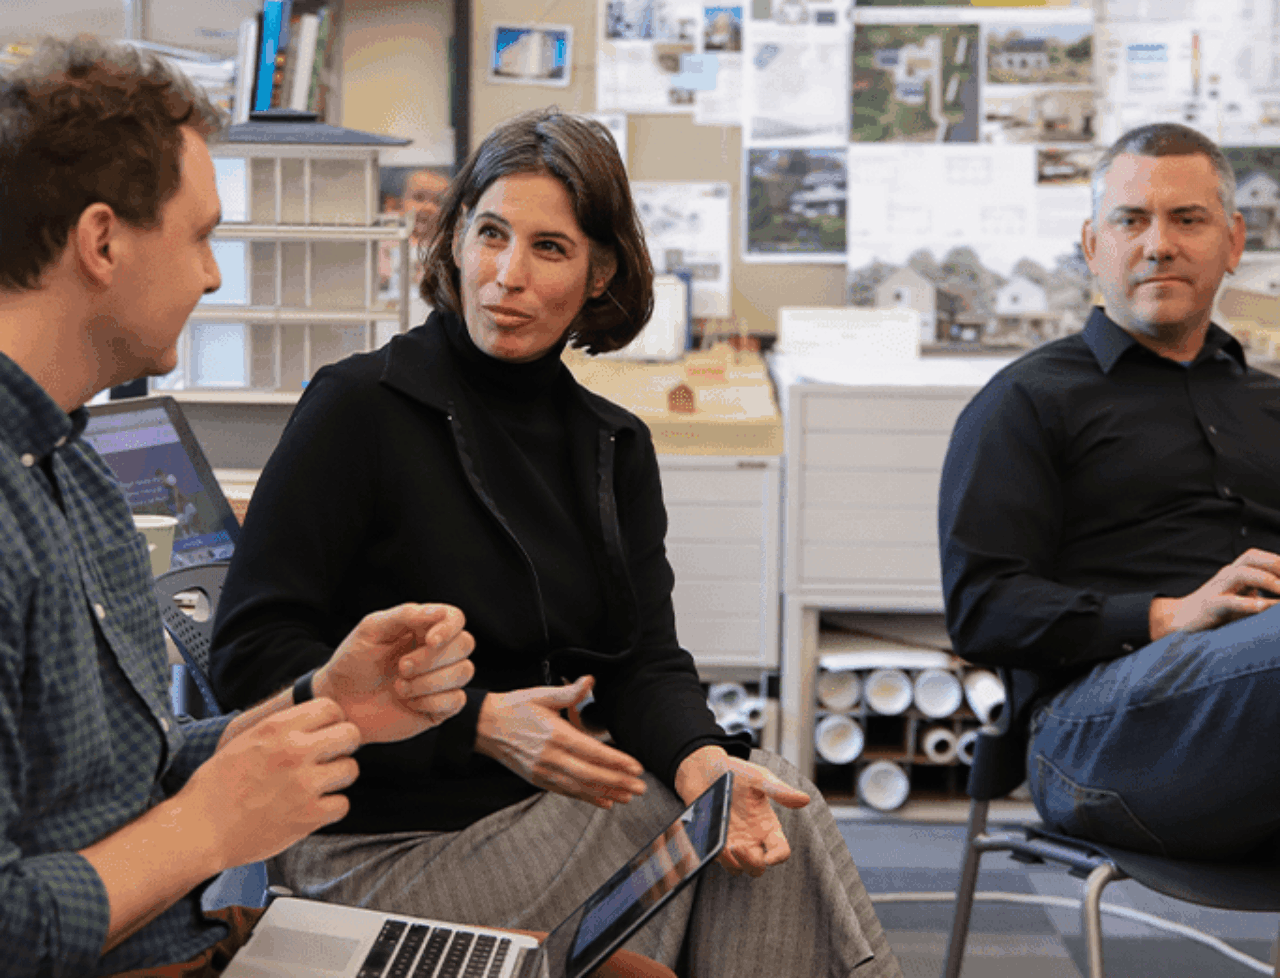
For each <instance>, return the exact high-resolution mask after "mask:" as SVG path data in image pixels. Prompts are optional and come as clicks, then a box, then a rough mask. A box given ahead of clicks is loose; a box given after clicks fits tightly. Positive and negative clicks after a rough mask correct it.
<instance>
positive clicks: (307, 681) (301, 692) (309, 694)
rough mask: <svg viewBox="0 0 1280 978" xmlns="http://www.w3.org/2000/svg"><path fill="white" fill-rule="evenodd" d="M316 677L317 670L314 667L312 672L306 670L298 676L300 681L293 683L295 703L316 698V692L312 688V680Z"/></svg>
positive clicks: (295, 704)
mask: <svg viewBox="0 0 1280 978" xmlns="http://www.w3.org/2000/svg"><path fill="white" fill-rule="evenodd" d="M315 678H316V671H315V670H314V669H312V670H311V671H310V672H304V673H303V674H302V675H301V676H299V677H298V681H297V682H296V683H294V684H293V705H294V706H297V705H298V704H299V703H305V702H306V701H307V700H310V699H314V698H315V695H316V694H315V692H314V691H313V690H312V689H311V681H312V680H313V679H315Z"/></svg>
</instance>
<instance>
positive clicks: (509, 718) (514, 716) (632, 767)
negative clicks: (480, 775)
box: [476, 676, 645, 808]
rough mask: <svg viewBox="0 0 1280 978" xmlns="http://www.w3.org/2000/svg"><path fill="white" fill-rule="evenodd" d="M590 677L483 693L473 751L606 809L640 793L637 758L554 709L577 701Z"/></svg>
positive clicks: (586, 690)
mask: <svg viewBox="0 0 1280 978" xmlns="http://www.w3.org/2000/svg"><path fill="white" fill-rule="evenodd" d="M594 685H595V680H594V679H593V678H592V677H591V676H583V677H582V678H580V679H579V680H578V681H577V682H575V683H574V684H573V685H571V686H535V687H533V688H532V689H517V690H513V691H512V692H510V693H489V694H488V695H487V696H486V697H485V700H484V704H483V705H482V706H481V707H480V720H479V723H478V724H477V726H476V750H478V751H479V752H480V753H482V754H485V755H487V756H489V757H492V758H493V759H494V760H496V761H498V762H500V763H502V764H505V765H506V766H507V767H509V768H510V769H511V770H513V771H515V772H516V774H518V775H520V777H522V778H524V779H525V780H526V781H528V782H530V783H531V784H535V785H537V786H538V787H539V788H545V789H546V790H548V791H554V792H556V793H557V794H561V795H567V796H568V797H570V798H577V799H579V800H580V801H586V802H590V803H591V804H592V805H596V806H598V807H600V808H612V807H613V804H614V802H621V803H624V804H625V803H626V802H628V801H630V800H631V799H632V797H633V796H635V795H640V794H644V788H645V785H644V782H643V781H642V780H640V775H641V774H642V773H643V772H644V768H643V767H641V765H640V762H639V761H637V760H636V759H635V758H634V757H631V756H630V755H629V754H624V753H623V752H622V751H620V750H616V749H614V748H613V747H610V746H608V745H607V744H602V743H601V742H600V741H598V740H596V739H595V738H594V737H592V736H590V735H589V734H585V733H583V732H582V731H581V730H578V729H577V728H576V727H574V726H573V724H571V723H569V722H568V721H567V720H565V719H564V718H563V717H562V716H560V712H561V711H562V710H567V709H569V708H570V707H573V706H577V705H578V704H579V703H581V702H582V701H583V700H584V699H586V697H587V694H588V693H590V692H591V688H592V686H594Z"/></svg>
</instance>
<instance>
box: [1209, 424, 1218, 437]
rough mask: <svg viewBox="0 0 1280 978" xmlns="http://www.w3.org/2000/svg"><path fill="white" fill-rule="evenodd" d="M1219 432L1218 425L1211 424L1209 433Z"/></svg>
mask: <svg viewBox="0 0 1280 978" xmlns="http://www.w3.org/2000/svg"><path fill="white" fill-rule="evenodd" d="M1217 433H1218V428H1217V426H1216V425H1209V434H1211V435H1216V434H1217Z"/></svg>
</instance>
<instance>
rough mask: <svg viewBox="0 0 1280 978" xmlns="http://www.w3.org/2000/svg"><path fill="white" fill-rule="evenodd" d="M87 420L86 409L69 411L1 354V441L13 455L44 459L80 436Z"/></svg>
mask: <svg viewBox="0 0 1280 978" xmlns="http://www.w3.org/2000/svg"><path fill="white" fill-rule="evenodd" d="M88 421H89V412H88V410H87V409H85V408H83V407H79V408H76V409H75V410H74V411H72V412H71V413H70V414H67V412H66V411H64V410H62V408H60V407H59V406H58V405H57V403H56V402H55V401H54V400H53V398H51V397H50V396H49V395H48V393H47V392H46V391H45V389H44V388H43V387H41V386H40V385H39V384H38V383H36V381H35V380H34V379H32V377H31V376H30V375H29V374H28V373H27V372H26V371H25V370H23V369H22V368H21V367H19V366H18V365H17V364H16V363H14V362H13V361H12V360H10V359H9V358H8V357H7V356H5V355H4V354H3V353H0V442H4V443H5V444H7V445H8V446H9V447H10V448H11V449H13V452H14V454H16V455H28V454H30V455H34V456H35V457H36V458H37V459H41V458H44V457H45V456H46V455H48V454H50V453H51V452H52V451H53V450H54V449H55V448H61V447H62V446H63V445H65V444H66V443H67V442H69V441H72V440H73V439H75V438H78V437H80V434H81V432H83V431H84V426H85V425H86V424H87V423H88Z"/></svg>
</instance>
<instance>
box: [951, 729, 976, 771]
mask: <svg viewBox="0 0 1280 978" xmlns="http://www.w3.org/2000/svg"><path fill="white" fill-rule="evenodd" d="M977 749H978V731H976V730H966V731H965V732H964V733H962V734H961V735H960V736H959V737H958V738H957V739H956V760H958V761H959V762H960V763H961V764H972V763H973V752H974V751H975V750H977Z"/></svg>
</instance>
